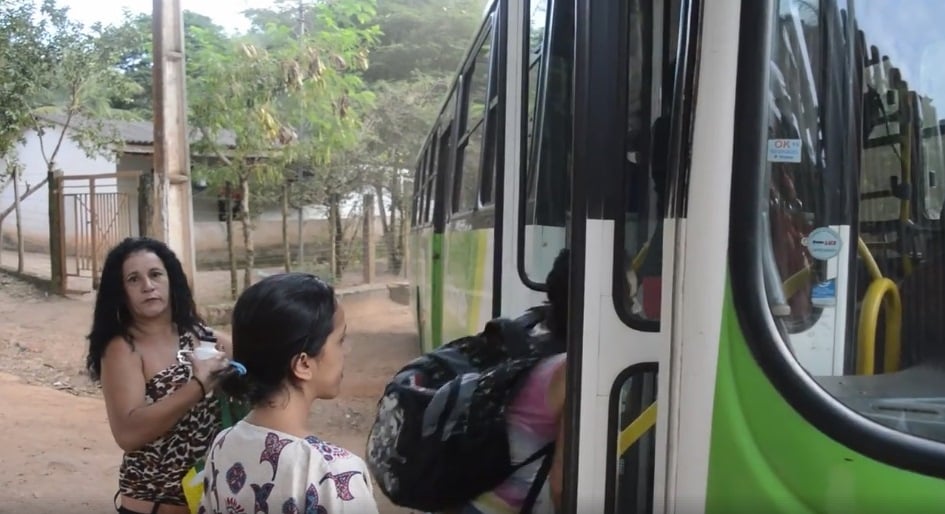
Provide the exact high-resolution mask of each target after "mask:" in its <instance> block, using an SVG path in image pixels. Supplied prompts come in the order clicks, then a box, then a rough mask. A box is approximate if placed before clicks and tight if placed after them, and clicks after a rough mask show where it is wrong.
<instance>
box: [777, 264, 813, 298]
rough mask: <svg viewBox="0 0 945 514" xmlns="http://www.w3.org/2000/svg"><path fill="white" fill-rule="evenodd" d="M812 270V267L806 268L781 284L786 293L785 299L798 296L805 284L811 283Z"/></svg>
mask: <svg viewBox="0 0 945 514" xmlns="http://www.w3.org/2000/svg"><path fill="white" fill-rule="evenodd" d="M812 273H813V272H812V270H811V269H810V266H804V267H803V268H801V269H800V271H798V272H797V273H795V274H793V275H791V276H790V277H788V278H787V280H785V281H784V282H782V283H781V289H782V290H783V291H784V297H785V298H788V299H790V298H791V297H792V296H794V295H795V294H797V292H798V291H800V290H801V287H803V286H804V285H805V284H807V283H808V282H810V279H811V274H812Z"/></svg>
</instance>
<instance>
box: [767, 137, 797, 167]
mask: <svg viewBox="0 0 945 514" xmlns="http://www.w3.org/2000/svg"><path fill="white" fill-rule="evenodd" d="M768 162H801V140H800V139H769V140H768Z"/></svg>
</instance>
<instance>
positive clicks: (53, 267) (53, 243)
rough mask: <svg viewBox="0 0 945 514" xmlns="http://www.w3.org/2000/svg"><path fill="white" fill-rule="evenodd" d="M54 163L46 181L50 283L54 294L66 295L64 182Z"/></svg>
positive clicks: (48, 169)
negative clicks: (63, 225)
mask: <svg viewBox="0 0 945 514" xmlns="http://www.w3.org/2000/svg"><path fill="white" fill-rule="evenodd" d="M55 169H56V168H55V164H54V161H52V160H50V161H49V165H48V167H47V169H46V179H47V183H48V184H49V204H48V205H49V279H50V280H49V283H50V286H51V287H52V290H53V291H52V292H53V293H56V294H65V293H66V282H65V281H66V277H65V273H63V267H64V266H63V264H64V263H63V256H62V250H63V248H62V209H61V207H62V206H61V205H60V203H59V200H60V197H61V191H60V189H62V180H61V178H60V177H59V176H57V174H56V172H55V171H54V170H55Z"/></svg>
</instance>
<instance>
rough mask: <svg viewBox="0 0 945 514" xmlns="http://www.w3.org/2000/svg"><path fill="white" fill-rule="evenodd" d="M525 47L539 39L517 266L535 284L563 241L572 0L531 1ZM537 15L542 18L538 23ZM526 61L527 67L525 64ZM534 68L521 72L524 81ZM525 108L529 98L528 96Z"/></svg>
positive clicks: (534, 45)
mask: <svg viewBox="0 0 945 514" xmlns="http://www.w3.org/2000/svg"><path fill="white" fill-rule="evenodd" d="M529 12H530V13H531V20H530V24H529V25H530V27H531V34H530V39H529V42H530V45H532V46H531V48H532V54H534V53H535V48H538V47H537V45H538V44H539V40H538V33H539V31H540V30H541V29H542V27H543V28H544V29H545V30H544V39H543V40H541V42H540V44H541V47H540V48H541V62H540V65H539V66H540V67H539V69H538V72H537V80H538V83H537V84H536V86H537V87H532V85H531V84H529V86H528V88H527V90H528V91H529V92H530V93H529V96H530V97H531V96H532V94H535V95H536V96H535V100H534V115H533V116H531V115H530V116H529V117H528V118H529V120H530V124H531V125H532V128H531V131H530V133H529V138H528V141H529V143H530V144H529V148H528V162H527V168H526V178H525V198H524V202H523V204H522V208H523V209H524V213H523V214H524V216H523V217H524V227H523V230H522V231H521V235H520V236H519V237H522V238H523V239H524V241H523V246H524V248H523V253H522V258H523V261H524V262H523V267H522V269H521V271H522V272H523V273H524V277H523V278H525V279H526V282H528V283H532V284H541V283H542V282H544V280H545V276H546V275H547V274H548V272H549V271H551V265H552V263H553V262H554V258H555V257H556V256H557V255H558V253H559V252H560V250H561V249H562V248H564V247H565V245H566V241H567V240H566V235H567V225H568V223H567V220H568V219H569V215H568V209H569V208H570V204H571V197H570V190H569V184H570V167H571V126H572V121H571V72H572V60H573V40H574V2H573V0H554V1H551V2H548V1H547V0H545V1H543V2H532V3H531V4H530V9H529ZM542 18H545V19H544V22H542V21H541V19H542ZM526 65H528V66H531V65H532V63H531V62H528V63H527V64H526ZM534 70H535V68H534V67H531V68H530V69H527V70H526V76H527V77H529V81H530V82H532V79H533V78H534V77H535V75H536V73H535V71H534ZM528 104H529V106H531V105H532V98H529V102H528Z"/></svg>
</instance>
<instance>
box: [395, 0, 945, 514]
mask: <svg viewBox="0 0 945 514" xmlns="http://www.w3.org/2000/svg"><path fill="white" fill-rule="evenodd" d="M943 27H945V2H942V1H941V0H909V1H904V0H751V1H743V2H740V1H736V0H614V1H604V0H516V1H511V0H497V1H496V2H494V4H493V5H492V6H491V8H490V9H489V10H488V12H487V15H486V17H485V19H484V22H483V24H482V28H481V30H480V31H479V33H478V35H477V36H476V38H475V41H474V42H473V44H472V45H471V48H470V50H469V52H468V56H467V57H466V59H465V61H464V62H463V63H462V65H461V66H460V68H459V72H458V73H457V77H456V80H455V82H454V84H453V87H452V90H451V93H450V95H449V97H448V98H447V99H446V101H445V102H444V104H443V108H442V111H441V112H440V114H439V116H438V118H437V120H436V122H435V124H434V126H433V128H432V130H431V131H430V133H429V136H428V139H427V140H426V142H425V144H424V146H423V149H422V151H421V153H420V155H419V158H418V159H417V166H416V176H415V181H414V205H413V227H412V231H411V235H410V249H409V255H410V268H409V273H410V276H411V281H412V286H413V305H414V307H415V308H416V315H417V321H418V326H419V329H420V333H421V334H422V337H421V339H422V345H423V347H424V349H425V350H430V349H431V348H433V347H434V346H436V345H437V344H439V343H441V342H443V341H448V340H450V339H453V338H455V337H458V336H461V335H464V334H469V333H475V332H477V331H479V330H480V329H481V327H482V325H483V323H484V322H485V321H487V320H488V319H490V318H492V317H494V316H498V315H505V316H513V315H517V314H519V313H520V312H521V311H522V310H523V309H524V308H526V307H529V306H531V305H535V304H537V303H539V302H541V301H542V300H543V298H544V295H543V292H542V289H543V285H542V283H541V282H542V280H543V278H544V277H545V275H546V273H547V271H548V270H549V268H550V265H551V262H552V260H553V259H554V257H555V256H556V255H557V253H558V251H559V250H560V249H561V248H562V247H565V246H567V247H569V248H571V251H572V270H571V277H570V280H571V293H572V294H571V297H570V310H569V316H570V333H569V358H568V394H569V396H568V406H567V412H566V416H567V418H566V426H567V430H566V449H567V451H566V459H565V460H566V462H565V466H566V479H565V499H566V510H567V512H610V513H617V512H677V513H680V514H683V513H686V514H688V513H691V512H705V511H708V512H790V513H795V512H844V513H845V512H857V513H863V512H877V513H879V512H883V513H885V512H926V511H933V510H941V509H943V508H945V507H943V506H945V232H943V227H942V221H943V220H942V219H941V218H942V205H943V199H945V184H943V181H945V177H943V174H945V152H943V139H945V138H943V133H945V121H943V120H941V119H940V117H941V115H940V114H937V113H936V109H937V107H938V105H939V103H941V102H945V29H943Z"/></svg>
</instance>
